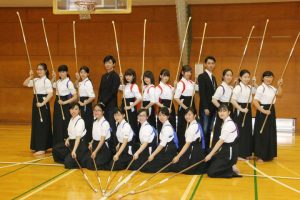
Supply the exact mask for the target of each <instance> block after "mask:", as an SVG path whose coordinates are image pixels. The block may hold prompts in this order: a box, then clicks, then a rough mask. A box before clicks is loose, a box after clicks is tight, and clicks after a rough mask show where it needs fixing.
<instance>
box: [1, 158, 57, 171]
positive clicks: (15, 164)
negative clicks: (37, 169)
mask: <svg viewBox="0 0 300 200" xmlns="http://www.w3.org/2000/svg"><path fill="white" fill-rule="evenodd" d="M50 157H52V156H47V157H44V158H38V159H35V160H30V161H26V162H0V163H2V164H9V163H13V164H11V165H6V166H2V167H0V169H3V168H7V167H13V166H17V165H22V164H24V165H30V164H32V162H36V161H41V160H45V159H47V158H50Z"/></svg>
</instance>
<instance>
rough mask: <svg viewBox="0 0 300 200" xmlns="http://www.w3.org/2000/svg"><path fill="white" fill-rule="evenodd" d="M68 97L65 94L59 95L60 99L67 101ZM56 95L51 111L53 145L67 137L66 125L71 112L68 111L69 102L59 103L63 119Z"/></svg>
mask: <svg viewBox="0 0 300 200" xmlns="http://www.w3.org/2000/svg"><path fill="white" fill-rule="evenodd" d="M69 98H70V96H69V95H67V96H60V99H61V100H62V101H67V100H68V99H69ZM58 100H59V99H58V96H56V98H55V102H54V112H53V146H55V145H56V144H59V143H62V142H64V141H65V139H67V138H68V125H69V121H70V118H71V114H70V111H69V108H70V104H66V105H61V107H62V110H63V112H64V116H65V120H63V117H62V113H61V109H60V108H61V107H60V105H59V103H58Z"/></svg>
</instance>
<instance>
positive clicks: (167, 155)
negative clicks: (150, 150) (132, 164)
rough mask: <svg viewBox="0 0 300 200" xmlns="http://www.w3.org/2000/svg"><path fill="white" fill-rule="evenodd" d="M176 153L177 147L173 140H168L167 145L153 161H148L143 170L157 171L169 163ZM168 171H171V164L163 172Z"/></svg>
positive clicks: (147, 171)
mask: <svg viewBox="0 0 300 200" xmlns="http://www.w3.org/2000/svg"><path fill="white" fill-rule="evenodd" d="M176 155H177V148H176V145H175V143H174V141H173V140H172V141H171V142H168V143H167V145H166V146H165V147H164V148H163V149H162V150H161V151H160V152H159V153H158V154H157V155H156V156H155V158H154V159H153V160H152V161H151V162H149V163H147V164H146V165H145V166H144V167H143V168H142V169H141V171H142V172H146V173H155V172H157V171H159V170H160V169H161V168H163V167H164V166H166V165H167V164H169V163H170V162H171V161H172V159H173V158H174V157H175V156H176ZM168 171H170V166H169V167H167V168H166V169H164V170H163V171H162V172H168Z"/></svg>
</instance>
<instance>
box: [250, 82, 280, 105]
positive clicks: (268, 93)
mask: <svg viewBox="0 0 300 200" xmlns="http://www.w3.org/2000/svg"><path fill="white" fill-rule="evenodd" d="M276 91H277V89H276V88H275V87H273V86H271V85H266V84H265V83H262V84H261V85H260V86H258V88H257V89H256V93H255V96H254V99H255V100H258V101H259V102H260V103H261V104H272V103H274V104H275V102H276V97H275V99H274V102H272V100H273V98H274V95H275V94H276Z"/></svg>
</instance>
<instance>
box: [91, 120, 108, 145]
mask: <svg viewBox="0 0 300 200" xmlns="http://www.w3.org/2000/svg"><path fill="white" fill-rule="evenodd" d="M101 137H105V140H107V139H109V138H110V125H109V123H108V121H106V119H105V118H104V117H102V118H101V119H100V120H96V121H94V123H93V140H96V141H100V139H101Z"/></svg>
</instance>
